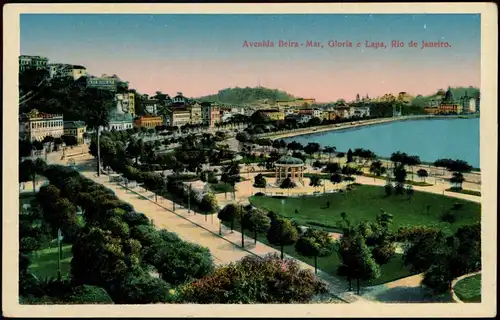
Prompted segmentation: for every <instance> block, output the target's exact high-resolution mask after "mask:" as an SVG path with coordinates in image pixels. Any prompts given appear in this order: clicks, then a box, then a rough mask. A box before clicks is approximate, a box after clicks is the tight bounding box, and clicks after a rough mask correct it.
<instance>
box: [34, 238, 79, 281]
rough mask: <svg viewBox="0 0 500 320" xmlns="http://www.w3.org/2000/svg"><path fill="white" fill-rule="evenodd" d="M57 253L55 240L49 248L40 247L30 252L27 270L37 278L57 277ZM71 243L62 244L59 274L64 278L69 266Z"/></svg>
mask: <svg viewBox="0 0 500 320" xmlns="http://www.w3.org/2000/svg"><path fill="white" fill-rule="evenodd" d="M58 254H59V251H58V248H57V242H55V243H53V244H52V246H51V247H50V248H47V249H42V250H39V251H36V252H33V253H31V254H30V259H31V264H30V266H29V271H30V272H32V273H33V274H34V275H35V276H36V277H38V278H39V279H42V278H47V277H53V278H57V260H58V259H57V255H58ZM72 257H73V255H72V253H71V245H69V244H68V245H63V247H62V259H61V276H62V278H66V277H68V276H69V268H70V262H71V258H72Z"/></svg>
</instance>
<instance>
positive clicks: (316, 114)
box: [312, 108, 323, 118]
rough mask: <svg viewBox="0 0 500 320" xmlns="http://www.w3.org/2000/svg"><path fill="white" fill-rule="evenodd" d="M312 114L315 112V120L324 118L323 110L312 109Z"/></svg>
mask: <svg viewBox="0 0 500 320" xmlns="http://www.w3.org/2000/svg"><path fill="white" fill-rule="evenodd" d="M312 112H313V117H314V118H322V117H323V110H321V109H318V108H314V109H312Z"/></svg>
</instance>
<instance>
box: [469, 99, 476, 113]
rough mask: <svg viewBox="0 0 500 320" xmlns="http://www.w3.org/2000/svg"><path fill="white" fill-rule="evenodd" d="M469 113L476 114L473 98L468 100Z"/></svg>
mask: <svg viewBox="0 0 500 320" xmlns="http://www.w3.org/2000/svg"><path fill="white" fill-rule="evenodd" d="M469 112H471V113H476V112H477V107H476V99H474V98H471V99H470V100H469Z"/></svg>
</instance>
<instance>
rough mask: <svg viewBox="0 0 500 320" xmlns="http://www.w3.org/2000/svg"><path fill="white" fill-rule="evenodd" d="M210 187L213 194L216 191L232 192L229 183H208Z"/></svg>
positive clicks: (216, 192)
mask: <svg viewBox="0 0 500 320" xmlns="http://www.w3.org/2000/svg"><path fill="white" fill-rule="evenodd" d="M210 189H212V191H213V193H214V194H218V193H229V192H233V190H234V188H233V186H232V185H230V184H229V183H224V182H219V183H214V184H210Z"/></svg>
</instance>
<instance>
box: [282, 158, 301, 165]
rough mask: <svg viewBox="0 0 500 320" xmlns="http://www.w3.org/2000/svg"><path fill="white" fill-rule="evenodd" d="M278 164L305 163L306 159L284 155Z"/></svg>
mask: <svg viewBox="0 0 500 320" xmlns="http://www.w3.org/2000/svg"><path fill="white" fill-rule="evenodd" d="M276 164H285V165H303V164H304V161H302V160H301V159H299V158H294V157H291V156H283V157H281V158H279V159H278V161H276Z"/></svg>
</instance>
